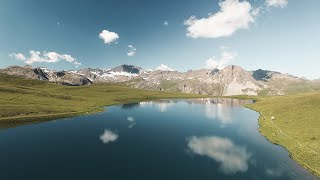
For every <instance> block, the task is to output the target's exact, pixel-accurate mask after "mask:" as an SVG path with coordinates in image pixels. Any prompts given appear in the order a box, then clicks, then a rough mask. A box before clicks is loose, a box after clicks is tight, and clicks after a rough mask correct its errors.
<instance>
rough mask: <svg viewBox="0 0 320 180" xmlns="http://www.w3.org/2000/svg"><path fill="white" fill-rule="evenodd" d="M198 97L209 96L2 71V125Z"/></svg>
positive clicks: (15, 124) (0, 76)
mask: <svg viewBox="0 0 320 180" xmlns="http://www.w3.org/2000/svg"><path fill="white" fill-rule="evenodd" d="M194 97H205V96H204V95H202V96H200V95H193V94H183V93H169V92H161V91H147V90H139V89H133V88H130V87H127V86H126V85H123V84H95V85H90V86H77V87H72V86H62V85H57V84H54V83H50V82H46V81H39V80H31V79H23V78H19V77H14V76H9V75H5V74H0V104H1V105H0V108H1V111H0V127H1V128H7V127H13V126H17V125H22V124H25V123H35V122H42V121H46V120H52V119H58V118H63V117H70V116H77V115H84V114H89V113H95V112H99V111H102V110H103V107H104V106H108V105H114V104H121V103H130V102H139V101H143V100H150V99H160V98H194Z"/></svg>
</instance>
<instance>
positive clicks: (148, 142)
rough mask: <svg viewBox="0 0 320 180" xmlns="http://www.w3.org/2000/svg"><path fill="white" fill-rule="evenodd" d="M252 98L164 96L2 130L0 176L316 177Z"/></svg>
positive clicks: (149, 177)
mask: <svg viewBox="0 0 320 180" xmlns="http://www.w3.org/2000/svg"><path fill="white" fill-rule="evenodd" d="M246 103H252V101H250V100H237V99H223V98H222V99H221V98H214V99H181V100H159V101H148V102H140V103H131V104H124V105H119V106H111V107H107V109H106V111H105V112H103V113H100V114H94V115H88V116H81V117H74V118H68V119H63V120H58V121H52V122H46V123H41V124H33V125H27V126H22V127H17V128H12V129H6V130H1V131H0V147H1V149H0V159H1V161H0V172H1V173H0V177H1V179H148V180H149V179H184V180H185V179H192V180H194V179H201V180H206V179H245V180H247V179H316V177H315V176H313V175H311V174H310V173H309V172H308V171H306V170H305V169H303V168H301V167H300V166H298V165H297V164H296V162H294V161H293V160H292V159H290V158H289V155H288V153H287V152H286V150H285V149H284V148H282V147H280V146H277V145H274V144H271V143H269V142H268V141H267V140H266V139H265V138H264V137H263V136H261V135H260V134H259V131H258V123H257V119H258V116H259V115H258V113H256V112H254V111H251V110H249V109H246V108H243V107H242V105H243V104H246Z"/></svg>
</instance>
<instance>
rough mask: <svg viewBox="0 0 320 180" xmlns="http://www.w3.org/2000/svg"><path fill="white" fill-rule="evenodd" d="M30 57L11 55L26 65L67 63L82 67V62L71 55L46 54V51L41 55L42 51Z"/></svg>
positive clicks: (32, 53)
mask: <svg viewBox="0 0 320 180" xmlns="http://www.w3.org/2000/svg"><path fill="white" fill-rule="evenodd" d="M29 53H30V57H29V58H27V57H26V56H24V55H23V54H22V53H12V54H9V56H10V57H11V58H15V59H17V60H21V61H24V62H25V63H26V64H32V63H42V62H46V63H57V62H59V61H66V62H69V63H72V64H75V65H76V66H79V65H81V63H80V62H78V61H77V59H76V58H74V57H72V56H71V55H69V54H58V53H56V52H46V51H44V52H43V53H41V52H40V51H33V50H31V51H30V52H29Z"/></svg>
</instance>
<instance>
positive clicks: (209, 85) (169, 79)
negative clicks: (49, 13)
mask: <svg viewBox="0 0 320 180" xmlns="http://www.w3.org/2000/svg"><path fill="white" fill-rule="evenodd" d="M0 73H5V74H8V75H14V76H19V77H25V78H30V79H39V80H44V81H50V82H54V83H58V84H62V85H70V86H81V85H90V84H93V83H126V84H127V85H129V86H131V87H134V88H140V89H149V90H160V91H173V92H184V93H193V94H208V95H215V96H232V95H285V94H290V93H293V92H305V91H313V90H318V89H320V84H319V83H318V81H311V80H307V79H304V78H299V77H295V76H292V75H290V74H283V73H280V72H276V71H270V70H262V69H258V70H255V71H246V70H245V69H243V68H242V67H240V66H236V65H229V66H226V67H224V68H223V69H221V70H219V69H198V70H188V71H186V72H179V71H163V70H146V69H143V68H141V67H138V66H134V65H128V64H123V65H120V66H117V67H114V68H111V69H100V68H85V69H80V70H68V71H53V70H49V69H47V68H44V67H36V68H33V67H31V66H29V65H27V66H9V67H7V68H4V69H0Z"/></svg>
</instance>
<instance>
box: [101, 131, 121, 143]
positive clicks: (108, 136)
mask: <svg viewBox="0 0 320 180" xmlns="http://www.w3.org/2000/svg"><path fill="white" fill-rule="evenodd" d="M118 137H119V135H118V134H116V133H114V132H112V131H110V130H107V129H105V130H104V133H103V134H102V135H101V136H100V139H101V141H102V142H103V143H104V144H108V143H109V142H114V141H116V140H117V139H118Z"/></svg>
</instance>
